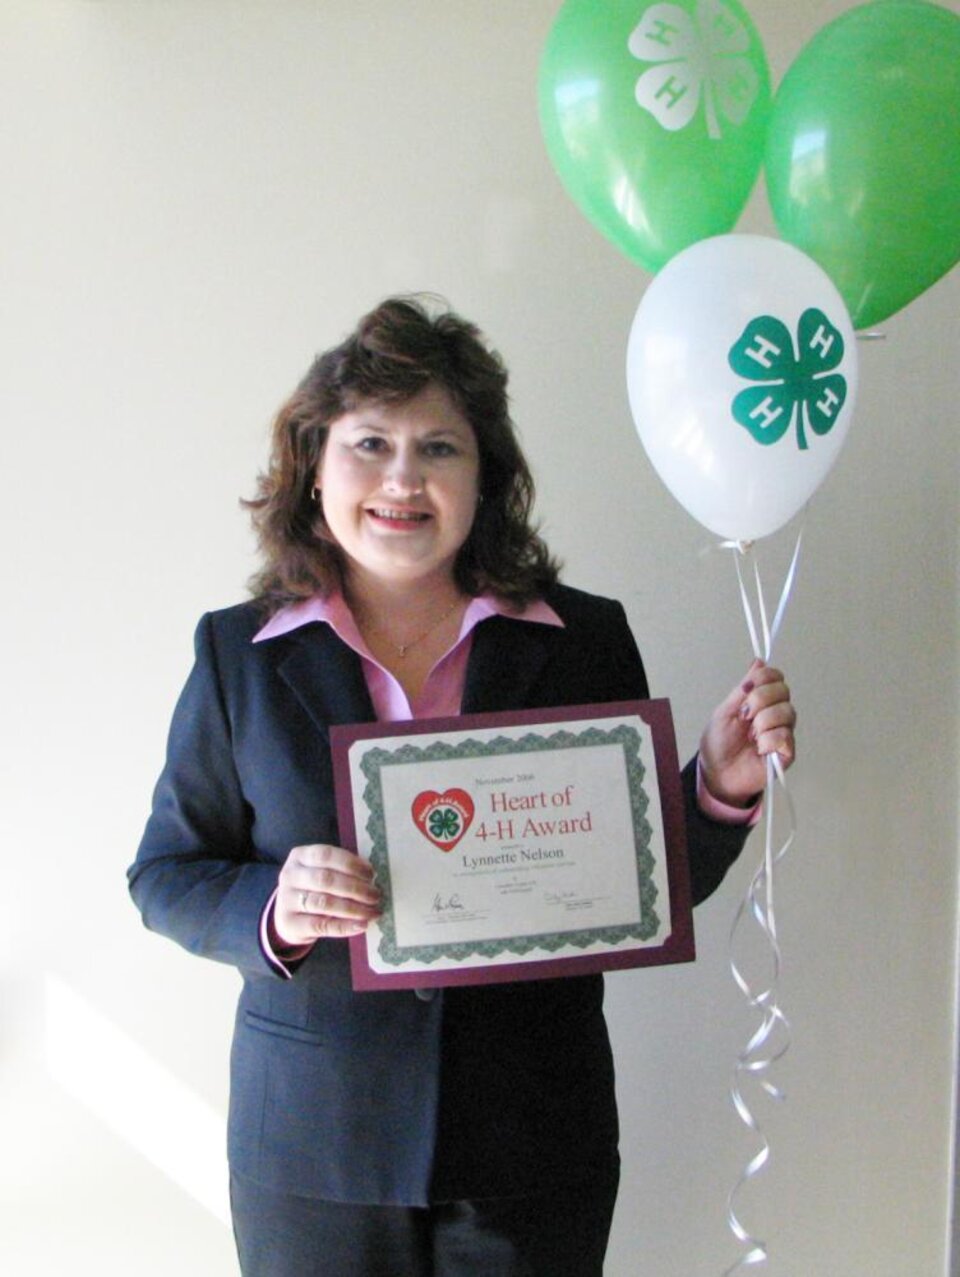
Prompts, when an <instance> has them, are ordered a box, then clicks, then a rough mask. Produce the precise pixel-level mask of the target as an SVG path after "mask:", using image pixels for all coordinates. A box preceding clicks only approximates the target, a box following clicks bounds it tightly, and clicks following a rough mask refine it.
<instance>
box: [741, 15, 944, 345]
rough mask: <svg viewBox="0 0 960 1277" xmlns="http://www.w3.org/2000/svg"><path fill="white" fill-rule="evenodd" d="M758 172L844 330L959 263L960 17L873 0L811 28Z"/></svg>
mask: <svg viewBox="0 0 960 1277" xmlns="http://www.w3.org/2000/svg"><path fill="white" fill-rule="evenodd" d="M766 178H767V190H768V193H769V197H770V204H771V207H772V209H773V214H774V217H775V219H776V223H777V226H778V228H779V230H780V234H781V235H782V236H783V238H784V239H786V240H789V242H790V243H791V244H794V245H795V246H796V247H797V248H799V249H801V250H802V251H803V252H805V253H807V254H808V255H809V256H810V257H813V258H814V259H815V260H816V261H817V262H819V264H820V265H821V266H822V267H823V269H824V270H825V271H826V272H827V274H828V275H830V276H831V278H832V279H833V282H834V283H835V284H836V286H837V288H838V289H839V291H840V293H841V294H842V296H843V299H844V301H845V302H846V304H847V308H848V309H849V311H850V316H851V318H852V320H853V323H854V326H855V327H857V328H865V327H868V326H869V325H871V324H876V323H878V322H879V321H880V320H882V319H886V318H887V316H888V315H892V314H893V313H894V312H895V311H897V310H900V308H901V307H903V306H905V305H906V304H907V302H909V301H912V300H913V298H914V297H916V296H918V295H919V294H920V293H922V292H923V291H924V289H926V288H929V287H930V285H931V284H933V283H935V281H936V280H938V279H939V278H940V277H941V275H944V274H945V273H946V272H947V271H948V270H949V269H950V268H951V266H953V265H955V263H956V262H957V261H958V260H960V17H957V15H956V14H953V13H950V12H948V10H946V9H943V8H941V7H940V6H939V5H935V4H928V3H926V0H873V3H870V4H865V5H862V6H860V7H859V8H856V9H851V10H850V11H849V12H847V13H845V14H843V15H842V16H841V17H840V18H838V19H837V20H836V21H835V22H831V23H830V24H829V25H828V26H825V27H823V28H822V29H821V30H820V31H819V32H818V33H817V34H816V35H815V36H814V38H813V39H812V40H811V41H810V43H809V44H808V45H807V46H806V47H805V48H804V49H803V50H802V51H801V53H800V55H799V57H798V58H797V60H796V61H795V62H794V63H793V65H792V66H791V67H790V68H789V70H788V71H787V74H786V76H785V77H784V80H783V83H782V85H781V86H780V89H779V91H778V93H777V97H776V101H775V102H774V107H773V116H772V119H771V122H770V135H769V139H768V143H767V155H766Z"/></svg>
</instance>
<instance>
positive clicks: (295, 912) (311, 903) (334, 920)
mask: <svg viewBox="0 0 960 1277" xmlns="http://www.w3.org/2000/svg"><path fill="white" fill-rule="evenodd" d="M379 914H380V892H379V890H378V888H377V886H376V883H375V882H374V877H373V870H372V869H371V867H370V865H369V864H368V863H367V861H365V860H362V859H361V858H360V857H359V856H357V855H354V854H353V853H352V852H349V851H346V850H345V849H344V848H343V847H332V846H329V845H327V844H324V843H311V844H308V845H306V846H303V847H294V848H293V850H292V851H291V852H290V855H289V856H288V857H287V859H286V862H285V863H284V866H283V868H282V869H281V870H280V878H279V881H278V884H277V896H276V902H275V905H274V926H275V928H276V931H277V934H278V936H279V937H280V939H281V940H282V941H283V942H284V943H286V944H291V945H299V944H307V943H310V942H312V941H314V940H317V939H319V938H323V937H327V938H337V937H345V936H355V935H360V934H361V933H362V932H364V931H366V929H367V927H368V926H369V924H370V922H371V920H372V919H374V918H376V917H378V916H379Z"/></svg>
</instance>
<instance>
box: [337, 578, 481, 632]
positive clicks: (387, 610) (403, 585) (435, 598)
mask: <svg viewBox="0 0 960 1277" xmlns="http://www.w3.org/2000/svg"><path fill="white" fill-rule="evenodd" d="M343 595H344V598H345V600H346V602H347V605H348V606H349V608H350V610H351V611H352V612H353V614H354V617H355V618H356V619H357V622H358V624H362V623H363V622H364V621H366V622H367V623H369V624H382V623H385V622H387V621H389V623H390V624H391V626H394V627H397V628H402V627H403V626H404V624H405V623H406V622H409V623H410V624H411V625H415V624H416V623H418V622H420V621H422V620H423V619H424V618H426V619H427V620H429V619H430V616H439V615H440V614H441V613H442V612H443V611H444V610H445V609H450V610H451V611H452V610H453V608H454V606H455V605H456V604H457V603H459V602H461V601H462V600H463V598H464V595H463V592H462V590H461V589H460V587H459V586H458V585H457V583H456V581H455V580H454V579H453V576H452V574H450V573H449V572H444V573H442V574H439V573H438V574H434V575H433V576H429V577H420V578H417V579H415V580H412V581H393V580H389V581H386V580H382V579H381V578H378V577H371V576H366V575H359V574H357V573H351V574H350V576H349V577H348V578H347V580H346V581H345V582H344V587H343Z"/></svg>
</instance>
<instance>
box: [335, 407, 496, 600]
mask: <svg viewBox="0 0 960 1277" xmlns="http://www.w3.org/2000/svg"><path fill="white" fill-rule="evenodd" d="M479 475H480V460H479V453H478V450H477V441H476V438H475V436H474V433H473V429H472V427H471V426H470V423H469V422H468V421H467V419H466V417H464V416H463V414H462V413H461V412H460V410H459V409H458V408H457V407H456V405H455V404H454V402H453V400H452V399H451V398H450V395H449V394H448V393H447V391H446V390H444V389H443V387H441V386H439V385H430V386H428V387H427V388H426V389H425V390H422V391H421V392H420V393H419V394H418V395H416V396H415V398H413V399H410V400H408V401H407V402H406V403H402V404H392V405H391V404H381V403H377V402H376V401H373V400H368V401H365V402H362V403H361V404H360V405H359V406H358V407H357V408H356V409H354V410H352V411H350V412H346V413H344V414H343V416H341V417H337V418H336V420H335V421H333V422H332V424H331V425H330V428H329V431H328V433H327V440H326V443H325V445H324V449H323V455H322V456H321V458H320V463H319V465H318V466H317V474H316V482H317V486H318V487H319V488H320V490H321V493H322V498H321V499H322V502H323V514H324V518H325V520H326V523H327V527H328V528H329V530H330V532H331V533H332V535H333V537H334V538H335V540H336V542H337V544H338V545H339V546H340V548H341V550H342V551H343V553H344V555H345V556H346V560H347V569H348V572H349V573H350V574H352V575H360V576H363V575H368V576H370V577H371V578H375V579H377V580H381V581H384V582H388V583H390V584H401V583H404V582H409V583H410V584H414V583H417V584H423V583H425V582H426V581H427V580H428V579H429V578H433V579H434V580H436V581H443V582H444V583H445V582H446V581H448V580H449V579H450V578H452V575H453V564H454V560H455V559H456V557H457V552H458V550H459V549H460V547H461V546H462V545H463V543H464V541H465V540H466V539H467V537H468V535H469V533H470V528H471V526H472V525H473V518H474V515H475V513H476V509H477V498H478V491H479V487H478V485H479Z"/></svg>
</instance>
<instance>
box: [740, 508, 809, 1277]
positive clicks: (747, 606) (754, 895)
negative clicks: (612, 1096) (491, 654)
mask: <svg viewBox="0 0 960 1277" xmlns="http://www.w3.org/2000/svg"><path fill="white" fill-rule="evenodd" d="M802 541H803V528H802V527H801V529H800V532H799V533H798V535H797V543H796V545H795V547H794V551H793V557H792V558H791V560H790V567H789V569H788V571H787V575H786V579H785V581H784V583H783V588H782V590H781V592H780V599H779V602H778V603H777V607H776V610H775V612H774V616H773V621H772V623H771V622H770V621H769V620H768V612H767V606H766V601H765V598H764V593H763V583H762V581H761V579H760V569H759V565H758V564H757V562H756V558H755V556H754V553H753V545H752V543H747V542H739V541H726V542H724V543H723V546H724V548H726V549H731V550H733V551H734V554H735V558H734V562H735V564H736V569H737V581H738V583H739V586H740V599H741V602H742V604H743V612H744V616H745V618H746V622H747V630H748V631H749V634H750V642H751V644H752V646H753V654H754V656H755V657H758V658H759V659H762V660H763V661H764V662H769V660H770V658H771V655H772V652H773V645H774V642H775V641H776V638H777V635H778V633H779V631H780V626H781V624H782V622H783V615H784V612H785V611H786V607H787V603H788V601H789V599H790V595H791V593H792V592H793V585H794V581H795V579H796V573H797V563H798V561H799V558H800V546H801V543H802ZM747 560H749V561H750V563H751V564H752V568H753V574H752V575H753V584H754V587H755V596H756V607H755V608H754V606H753V603H752V602H751V599H750V594H749V591H748V589H747V582H746V580H745V574H744V571H743V562H744V561H747ZM766 764H767V779H766V788H765V791H764V833H765V836H764V852H763V860H762V861H761V863H760V865H759V866H758V867H757V871H756V873H755V874H754V875H753V878H752V879H751V881H750V885H749V887H748V888H747V891H746V893H745V895H744V898H743V900H742V901H741V903H740V907H739V908H738V909H737V912H736V915H735V917H734V919H733V924H732V926H731V928H730V939H729V951H730V970H731V972H732V974H733V978H734V980H735V982H736V984H737V987H738V988H739V989H740V991H741V993H742V994H743V996H744V997H745V998H746V1000H747V1002H748V1004H749V1006H750V1007H751V1009H753V1010H755V1011H756V1012H757V1013H758V1016H759V1024H758V1025H757V1028H756V1030H755V1032H754V1033H753V1035H752V1036H751V1038H750V1040H749V1041H748V1042H747V1044H746V1046H745V1047H744V1048H743V1050H742V1051H741V1052H740V1054H739V1055H738V1057H737V1061H736V1064H735V1065H734V1070H733V1082H732V1084H731V1087H730V1097H731V1099H732V1100H733V1105H734V1108H735V1109H736V1111H737V1113H738V1114H739V1116H740V1119H741V1121H742V1122H743V1124H744V1125H745V1126H746V1127H747V1128H748V1129H749V1130H750V1131H751V1132H752V1133H753V1134H754V1135H755V1136H756V1138H757V1141H758V1143H759V1149H758V1151H757V1152H756V1153H755V1154H754V1156H753V1157H752V1158H751V1159H750V1161H749V1162H748V1163H747V1164H746V1166H745V1167H744V1169H743V1171H742V1173H741V1174H740V1177H739V1178H738V1180H737V1182H736V1184H734V1186H733V1188H732V1189H731V1190H730V1193H729V1196H728V1198H727V1224H728V1226H729V1228H730V1231H731V1232H732V1233H733V1235H734V1237H735V1238H736V1239H737V1241H738V1242H739V1243H740V1245H741V1246H742V1247H743V1254H741V1256H740V1258H739V1259H738V1260H737V1261H736V1262H735V1263H734V1264H732V1265H731V1266H730V1267H729V1268H726V1269H725V1270H724V1273H723V1277H730V1274H732V1273H736V1272H738V1271H739V1270H740V1269H741V1268H746V1267H748V1266H750V1265H753V1264H762V1263H766V1260H767V1247H766V1244H765V1243H764V1242H762V1241H760V1240H759V1239H758V1238H757V1237H754V1236H753V1235H752V1234H751V1233H749V1232H748V1231H747V1229H746V1228H745V1227H744V1226H743V1224H742V1223H741V1222H740V1218H739V1216H738V1215H737V1213H736V1210H735V1205H736V1199H737V1197H738V1195H739V1193H740V1190H741V1189H742V1188H743V1186H744V1185H745V1184H746V1183H747V1182H748V1181H749V1180H751V1179H753V1177H754V1176H755V1175H757V1174H758V1173H759V1172H760V1171H761V1170H762V1169H763V1167H764V1166H765V1165H766V1164H767V1162H768V1161H769V1159H770V1144H769V1142H768V1140H767V1138H766V1136H765V1135H764V1134H763V1131H762V1130H761V1127H760V1124H759V1122H758V1121H757V1119H756V1117H755V1116H754V1113H753V1110H752V1109H751V1108H750V1105H749V1104H748V1103H747V1100H746V1098H745V1096H744V1092H743V1085H744V1082H745V1081H746V1080H747V1079H749V1078H752V1079H753V1080H754V1081H755V1082H756V1083H757V1084H758V1085H759V1086H760V1088H761V1089H762V1090H763V1091H765V1092H766V1094H767V1095H768V1096H769V1097H770V1098H771V1099H774V1100H782V1099H783V1098H784V1094H783V1092H782V1091H781V1090H780V1089H779V1087H777V1086H776V1085H775V1084H774V1083H773V1081H772V1080H771V1078H770V1073H771V1070H772V1069H773V1067H774V1065H775V1064H776V1063H777V1062H778V1061H779V1060H780V1059H782V1058H783V1056H784V1055H785V1054H786V1052H787V1050H788V1049H789V1046H790V1022H789V1021H788V1019H787V1017H786V1016H785V1015H784V1013H783V1010H782V1008H781V1006H780V973H781V968H782V955H781V952H780V944H779V942H778V940H777V921H776V909H775V902H774V870H775V867H776V865H777V864H778V863H779V861H781V860H782V859H783V857H784V856H785V855H786V854H787V852H788V851H789V849H790V847H791V845H792V843H793V840H794V837H795V836H796V828H797V822H796V814H795V811H794V807H793V800H792V799H791V797H790V793H789V790H788V789H787V781H786V776H785V775H784V770H783V764H782V763H781V761H780V757H779V755H777V754H768V755H767V759H766ZM778 789H779V791H780V796H781V798H782V799H783V802H784V805H785V810H786V822H787V826H788V830H789V832H788V834H787V837H786V838H785V840H784V841H783V843H782V844H781V845H780V847H779V848H777V849H775V848H774V811H775V802H774V799H775V794H776V792H777V790H778ZM748 917H750V918H752V919H753V921H754V922H755V923H756V925H757V926H758V927H759V929H760V932H761V933H762V935H763V937H764V939H765V941H766V943H767V945H768V946H769V950H770V960H771V973H770V979H769V981H768V983H767V985H766V987H765V988H763V989H759V990H758V989H756V988H755V987H754V985H753V984H751V982H750V980H749V979H748V978H747V976H746V975H745V974H744V973H743V971H742V970H741V968H740V966H739V965H738V963H737V960H736V957H735V948H736V940H737V936H738V934H739V932H740V929H741V927H742V925H743V923H744V921H745V919H746V918H748Z"/></svg>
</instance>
